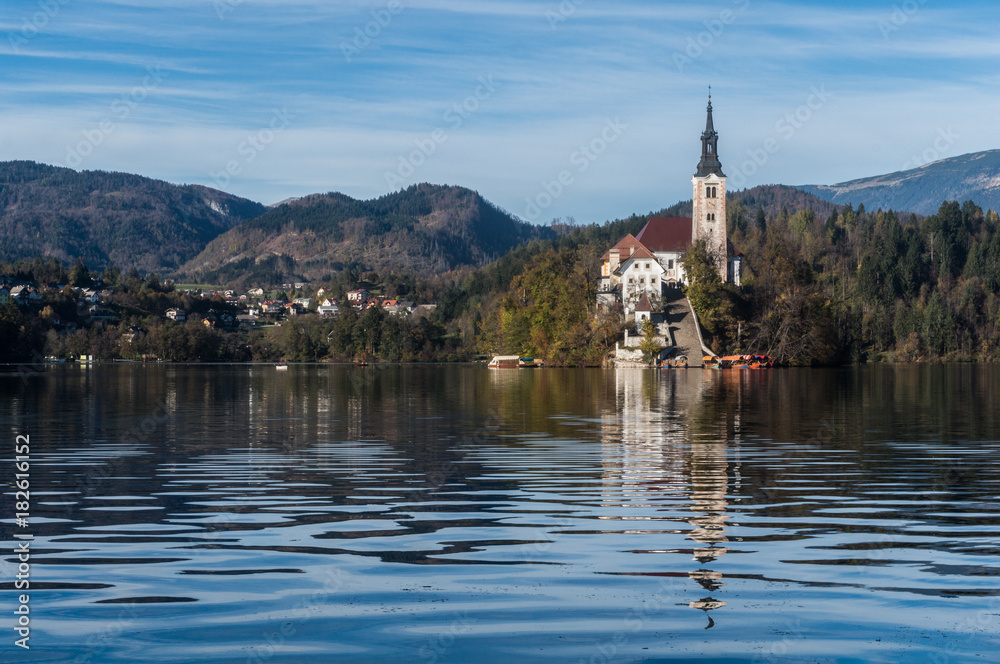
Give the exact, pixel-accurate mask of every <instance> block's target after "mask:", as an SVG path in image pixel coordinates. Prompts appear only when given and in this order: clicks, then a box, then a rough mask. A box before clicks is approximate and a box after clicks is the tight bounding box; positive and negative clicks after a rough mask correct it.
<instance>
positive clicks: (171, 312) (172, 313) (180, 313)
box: [167, 309, 187, 323]
mask: <svg viewBox="0 0 1000 664" xmlns="http://www.w3.org/2000/svg"><path fill="white" fill-rule="evenodd" d="M167 318H169V319H170V320H172V321H176V322H178V323H183V322H184V321H186V320H187V313H186V312H185V311H184V310H183V309H167Z"/></svg>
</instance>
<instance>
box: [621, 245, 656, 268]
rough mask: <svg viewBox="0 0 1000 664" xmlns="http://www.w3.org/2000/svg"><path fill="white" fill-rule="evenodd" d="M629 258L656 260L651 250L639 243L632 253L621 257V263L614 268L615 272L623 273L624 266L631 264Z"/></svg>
mask: <svg viewBox="0 0 1000 664" xmlns="http://www.w3.org/2000/svg"><path fill="white" fill-rule="evenodd" d="M631 260H637V261H641V260H647V261H655V260H656V256H654V255H653V252H651V251H650V250H649V249H647V248H646V247H644V246H642V245H639V248H638V249H636V250H635V253H634V254H632V255H631V256H625V257H623V258H622V262H621V265H619V266H618V269H617V270H615V274H623V273H624V271H625V267H626V266H627V265H631V263H629V261H631Z"/></svg>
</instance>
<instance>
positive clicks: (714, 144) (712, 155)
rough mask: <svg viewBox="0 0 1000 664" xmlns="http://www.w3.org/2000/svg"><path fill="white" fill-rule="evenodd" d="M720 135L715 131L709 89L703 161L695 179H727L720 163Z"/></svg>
mask: <svg viewBox="0 0 1000 664" xmlns="http://www.w3.org/2000/svg"><path fill="white" fill-rule="evenodd" d="M718 148H719V134H718V133H717V132H716V131H715V123H714V122H713V121H712V88H711V87H709V89H708V119H707V120H706V121H705V133H703V134H702V135H701V161H700V162H698V172H697V173H695V177H699V178H703V177H706V176H708V175H712V174H713V173H714V174H715V175H718V176H720V177H725V173H723V172H722V162H720V161H719V149H718Z"/></svg>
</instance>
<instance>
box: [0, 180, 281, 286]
mask: <svg viewBox="0 0 1000 664" xmlns="http://www.w3.org/2000/svg"><path fill="white" fill-rule="evenodd" d="M266 209H267V208H265V207H264V206H263V205H261V204H260V203H255V202H253V201H250V200H247V199H245V198H239V197H238V196H233V195H231V194H227V193H225V192H221V191H217V190H215V189H209V188H208V187H202V186H199V185H185V186H178V185H173V184H169V183H167V182H163V181H160V180H153V179H150V178H145V177H142V176H139V175H131V174H128V173H109V172H104V171H82V172H77V171H74V170H72V169H69V168H61V167H57V166H48V165H45V164H39V163H35V162H31V161H9V162H0V260H9V261H16V260H19V259H32V258H34V257H35V256H39V255H41V256H54V257H55V258H58V259H59V260H61V261H62V262H63V263H73V262H75V261H76V259H77V258H83V260H84V261H85V262H86V263H87V265H88V266H89V267H91V268H103V267H107V266H110V265H116V266H118V267H120V268H124V269H130V268H133V267H135V268H137V269H140V270H143V271H149V272H159V273H161V274H163V273H165V272H171V271H173V270H175V269H176V268H177V267H179V266H180V265H181V264H183V263H184V262H185V261H187V260H188V259H190V258H191V257H192V256H194V255H196V254H197V253H198V252H199V251H201V250H202V249H203V248H204V246H205V244H207V243H208V242H209V241H210V240H212V239H214V238H215V237H217V236H218V235H219V234H221V233H224V232H225V231H227V230H229V229H230V228H232V227H233V226H236V225H237V224H239V223H240V222H242V221H245V220H246V219H250V218H253V217H256V216H259V215H261V214H263V213H264V212H265V210H266Z"/></svg>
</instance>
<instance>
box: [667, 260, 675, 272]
mask: <svg viewBox="0 0 1000 664" xmlns="http://www.w3.org/2000/svg"><path fill="white" fill-rule="evenodd" d="M667 269H668V270H672V269H674V259H672V258H671V259H670V260H668V261H667Z"/></svg>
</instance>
